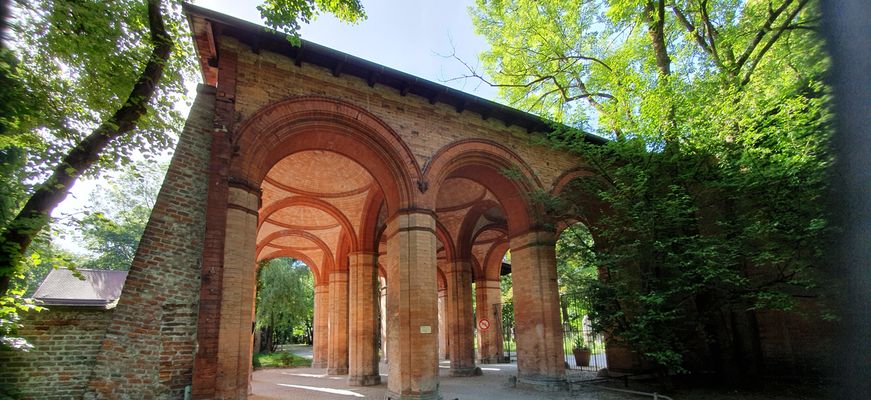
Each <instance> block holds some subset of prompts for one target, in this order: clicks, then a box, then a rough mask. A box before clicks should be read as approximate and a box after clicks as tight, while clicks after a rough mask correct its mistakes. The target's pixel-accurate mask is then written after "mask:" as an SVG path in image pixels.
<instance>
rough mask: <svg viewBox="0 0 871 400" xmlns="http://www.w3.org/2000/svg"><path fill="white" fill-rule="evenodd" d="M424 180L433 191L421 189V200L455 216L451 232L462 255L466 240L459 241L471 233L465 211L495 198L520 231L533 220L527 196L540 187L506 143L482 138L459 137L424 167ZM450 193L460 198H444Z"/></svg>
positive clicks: (464, 250)
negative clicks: (457, 222)
mask: <svg viewBox="0 0 871 400" xmlns="http://www.w3.org/2000/svg"><path fill="white" fill-rule="evenodd" d="M507 175H513V176H512V177H509V176H507ZM425 179H426V181H427V182H429V184H430V185H432V186H433V187H435V188H436V190H434V191H433V193H425V195H424V196H423V197H422V200H421V202H422V203H424V204H429V205H431V207H432V208H433V209H435V210H436V211H437V212H438V213H439V215H442V214H444V215H445V216H446V217H448V216H449V214H450V213H454V212H458V213H459V214H460V215H461V218H460V221H461V222H460V226H455V227H454V228H455V229H453V230H452V232H454V234H455V236H454V237H455V238H457V243H456V246H457V250H458V251H459V252H460V254H459V256H461V257H462V256H468V254H467V253H468V251H467V250H468V248H469V247H468V246H469V244H468V241H467V240H464V239H465V238H468V237H469V236H470V235H471V232H468V228H469V227H468V222H467V220H468V218H466V214H467V213H468V212H467V211H468V210H470V209H475V208H476V207H480V205H481V204H484V203H485V202H488V201H489V202H495V203H497V204H498V206H499V207H498V208H499V209H501V210H502V211H503V213H504V214H505V216H506V218H507V221H508V226H509V229H510V230H512V231H517V232H521V231H523V230H525V229H527V227H528V226H529V225H531V223H532V221H533V220H534V216H533V215H532V214H531V210H532V208H533V207H532V205H531V204H530V203H529V201H528V199H527V194H528V193H530V192H532V191H533V190H536V189H540V188H542V185H541V182H540V180H539V179H538V177H537V176H536V174H535V172H534V171H533V170H532V168H531V167H530V166H529V164H528V163H527V162H526V161H524V160H523V159H522V158H520V157H519V156H518V155H517V154H515V153H514V152H513V151H511V150H510V149H508V148H507V147H505V146H503V145H501V144H499V143H496V142H493V141H489V140H483V139H466V140H460V141H456V142H453V143H451V144H449V145H447V146H445V147H444V148H442V149H440V150H439V151H438V152H436V154H435V155H434V156H433V158H432V160H431V162H430V163H429V164H428V165H427V168H426V171H425ZM470 182H471V183H470ZM456 197H461V198H462V200H463V201H450V200H451V199H454V198H456Z"/></svg>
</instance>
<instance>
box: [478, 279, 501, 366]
mask: <svg viewBox="0 0 871 400" xmlns="http://www.w3.org/2000/svg"><path fill="white" fill-rule="evenodd" d="M475 307H476V308H477V312H476V313H475V316H476V317H477V318H478V321H476V323H478V324H479V328H478V362H479V363H481V364H495V363H498V362H500V361H502V358H503V354H502V351H503V350H502V291H501V290H500V289H499V281H498V280H487V281H477V282H476V283H475ZM483 319H487V322H488V323H489V324H490V328H488V329H487V330H482V329H481V328H480V322H481V320H483Z"/></svg>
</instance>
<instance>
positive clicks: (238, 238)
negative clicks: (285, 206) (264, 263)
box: [215, 182, 260, 399]
mask: <svg viewBox="0 0 871 400" xmlns="http://www.w3.org/2000/svg"><path fill="white" fill-rule="evenodd" d="M259 202H260V196H259V195H258V193H256V192H255V191H254V190H251V189H250V188H243V187H239V186H237V185H234V184H233V183H232V182H231V183H230V188H229V193H228V206H227V225H226V226H227V228H226V236H225V245H224V273H223V277H222V280H223V293H222V296H221V320H220V327H219V329H218V374H217V379H216V380H215V381H216V389H217V390H216V393H215V395H216V398H219V399H244V398H246V397H247V395H248V382H249V377H250V374H251V354H252V351H253V347H254V343H253V342H254V336H253V322H254V296H255V290H256V282H255V280H256V275H257V273H256V270H255V268H256V254H255V251H256V239H257V209H258V208H259Z"/></svg>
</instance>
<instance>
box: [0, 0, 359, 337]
mask: <svg viewBox="0 0 871 400" xmlns="http://www.w3.org/2000/svg"><path fill="white" fill-rule="evenodd" d="M10 3H11V4H10ZM10 5H11V7H10ZM260 11H261V15H262V16H263V17H264V18H265V19H266V21H267V24H268V25H269V26H271V27H274V28H278V29H281V30H283V31H284V32H287V33H289V34H291V35H293V34H295V33H296V30H297V29H298V27H299V22H307V21H309V20H311V19H312V18H313V17H314V16H316V15H317V14H319V13H322V12H330V13H334V14H336V15H337V16H338V17H339V18H341V19H344V20H348V21H356V20H359V19H361V18H364V17H365V14H364V12H363V9H362V6H361V5H360V3H359V2H358V1H356V0H268V1H267V2H266V3H265V4H264V5H263V6H261V7H260ZM0 23H2V24H0V31H2V33H3V36H2V37H0V85H2V87H3V90H2V91H0V172H2V177H0V189H2V190H3V193H4V196H3V198H2V199H0V200H2V201H0V207H2V209H0V298H2V300H3V302H4V304H5V303H6V302H7V300H8V302H10V304H11V303H12V302H15V300H14V299H7V298H6V294H7V289H8V288H9V284H10V282H11V280H12V278H13V277H17V276H21V275H22V273H24V272H25V270H26V268H27V266H28V265H30V264H29V263H28V262H27V260H25V255H27V254H28V249H29V248H30V246H31V244H32V243H33V241H34V239H36V238H37V237H38V236H39V235H40V232H44V231H45V228H46V227H47V226H48V225H49V223H50V214H51V212H52V210H54V208H55V207H57V205H58V204H59V203H60V202H61V201H63V200H64V198H66V196H67V194H68V193H69V191H70V189H71V188H72V186H73V185H74V184H75V182H76V181H77V180H78V179H79V178H80V177H81V176H83V175H97V174H99V173H100V171H103V170H107V169H117V168H120V167H124V166H126V165H129V164H130V161H131V160H132V159H133V155H134V154H141V155H143V156H144V157H145V158H146V159H152V158H153V157H154V156H155V155H157V154H160V153H161V152H164V151H166V150H169V149H171V148H172V146H173V145H174V142H175V137H176V136H177V134H178V132H179V130H180V128H181V124H182V122H183V116H182V115H181V114H180V113H179V112H178V111H177V110H176V108H175V106H176V104H177V103H179V102H181V101H183V100H184V94H185V90H186V89H185V81H186V80H190V79H192V78H193V76H194V68H195V66H196V62H194V61H193V60H192V54H193V47H192V45H191V42H190V40H189V36H190V35H189V34H188V32H187V23H186V20H185V18H184V16H183V15H182V13H181V2H179V1H161V0H146V1H134V0H120V1H111V2H104V1H92V0H87V1H69V0H36V1H16V2H6V1H3V2H2V3H0ZM16 296H17V295H16ZM4 315H5V312H4ZM5 320H6V319H4V321H5Z"/></svg>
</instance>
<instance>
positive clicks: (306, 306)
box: [255, 258, 314, 351]
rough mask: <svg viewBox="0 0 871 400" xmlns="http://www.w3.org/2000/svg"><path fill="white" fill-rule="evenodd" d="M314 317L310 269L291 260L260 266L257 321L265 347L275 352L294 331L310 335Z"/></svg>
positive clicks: (270, 262)
mask: <svg viewBox="0 0 871 400" xmlns="http://www.w3.org/2000/svg"><path fill="white" fill-rule="evenodd" d="M313 317H314V280H313V277H312V274H311V272H310V271H309V268H308V267H307V266H306V265H305V264H304V263H302V262H301V261H298V260H295V259H292V258H276V259H273V260H269V261H266V262H263V263H261V264H260V269H259V270H258V272H257V305H256V311H255V322H256V328H257V329H259V330H260V331H261V334H262V343H264V345H263V346H262V347H264V348H266V349H268V350H269V351H273V350H274V349H275V348H274V345H276V344H280V343H286V342H287V340H288V339H290V338H291V337H292V336H294V331H295V330H299V331H303V333H304V336H310V335H308V333H310V331H311V327H312V323H313ZM308 339H309V340H310V337H308Z"/></svg>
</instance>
